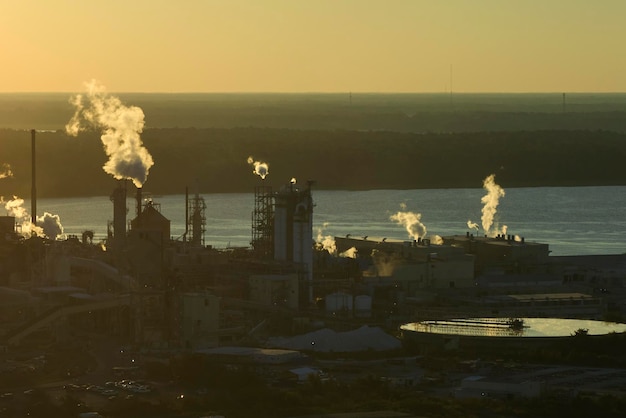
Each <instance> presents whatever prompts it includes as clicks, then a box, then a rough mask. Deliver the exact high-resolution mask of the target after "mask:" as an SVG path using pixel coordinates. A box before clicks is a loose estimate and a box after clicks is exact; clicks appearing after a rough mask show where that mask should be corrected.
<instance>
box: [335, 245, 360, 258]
mask: <svg viewBox="0 0 626 418" xmlns="http://www.w3.org/2000/svg"><path fill="white" fill-rule="evenodd" d="M358 253H359V251H358V250H357V249H356V247H352V248H349V249H347V250H345V251H344V252H342V253H341V254H339V257H345V258H356V256H357V255H358Z"/></svg>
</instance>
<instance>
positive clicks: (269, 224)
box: [250, 186, 274, 258]
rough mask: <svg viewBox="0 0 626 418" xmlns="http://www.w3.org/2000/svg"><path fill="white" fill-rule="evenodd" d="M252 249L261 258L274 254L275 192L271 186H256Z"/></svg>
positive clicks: (270, 256) (271, 256)
mask: <svg viewBox="0 0 626 418" xmlns="http://www.w3.org/2000/svg"><path fill="white" fill-rule="evenodd" d="M250 244H251V245H252V249H253V250H254V252H255V254H256V256H257V257H259V258H273V256H274V194H273V192H272V188H271V187H269V186H256V187H255V188H254V210H253V211H252V241H251V242H250Z"/></svg>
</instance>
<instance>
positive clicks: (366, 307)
mask: <svg viewBox="0 0 626 418" xmlns="http://www.w3.org/2000/svg"><path fill="white" fill-rule="evenodd" d="M354 315H355V316H359V317H370V316H372V297H371V296H368V295H358V296H355V297H354Z"/></svg>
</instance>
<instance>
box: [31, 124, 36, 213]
mask: <svg viewBox="0 0 626 418" xmlns="http://www.w3.org/2000/svg"><path fill="white" fill-rule="evenodd" d="M30 138H31V154H32V155H31V165H32V167H31V169H32V175H31V181H32V185H31V189H30V194H31V196H30V198H31V203H30V212H31V214H30V216H31V222H32V224H33V225H36V224H37V181H36V179H37V177H36V171H35V167H36V164H35V130H34V129H31V131H30Z"/></svg>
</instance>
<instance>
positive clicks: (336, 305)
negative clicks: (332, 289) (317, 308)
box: [325, 292, 352, 312]
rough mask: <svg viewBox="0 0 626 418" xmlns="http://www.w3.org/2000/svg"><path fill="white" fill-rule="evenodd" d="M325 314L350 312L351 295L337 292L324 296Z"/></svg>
mask: <svg viewBox="0 0 626 418" xmlns="http://www.w3.org/2000/svg"><path fill="white" fill-rule="evenodd" d="M325 302H326V312H341V311H352V295H349V294H347V293H342V292H337V293H331V294H330V295H326V298H325Z"/></svg>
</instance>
